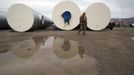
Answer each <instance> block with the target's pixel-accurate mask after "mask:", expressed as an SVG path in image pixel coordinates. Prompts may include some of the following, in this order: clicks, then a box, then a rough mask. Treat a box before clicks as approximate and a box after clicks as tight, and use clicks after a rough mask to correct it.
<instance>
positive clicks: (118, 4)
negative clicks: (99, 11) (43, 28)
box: [0, 0, 134, 18]
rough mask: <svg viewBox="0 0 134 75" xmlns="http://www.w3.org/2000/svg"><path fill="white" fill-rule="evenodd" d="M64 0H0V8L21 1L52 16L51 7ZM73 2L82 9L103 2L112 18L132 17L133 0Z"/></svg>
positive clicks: (3, 9)
mask: <svg viewBox="0 0 134 75" xmlns="http://www.w3.org/2000/svg"><path fill="white" fill-rule="evenodd" d="M61 1H64V0H0V10H1V11H5V12H6V11H7V10H8V8H9V7H10V6H11V5H13V4H15V3H23V4H26V5H27V6H29V7H31V8H33V9H34V10H36V11H38V12H40V13H42V14H43V15H46V16H47V17H49V18H51V17H52V11H53V8H54V7H55V6H56V4H58V3H59V2H61ZM70 1H73V2H75V3H76V4H77V5H78V6H79V7H80V9H81V10H82V11H84V10H85V9H86V8H87V7H88V6H89V5H91V4H93V3H95V2H103V3H105V4H106V5H107V6H109V8H110V10H111V12H112V17H113V18H128V17H134V0H70Z"/></svg>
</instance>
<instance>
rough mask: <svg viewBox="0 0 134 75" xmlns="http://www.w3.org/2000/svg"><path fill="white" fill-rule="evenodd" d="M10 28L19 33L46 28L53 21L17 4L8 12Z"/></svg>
mask: <svg viewBox="0 0 134 75" xmlns="http://www.w3.org/2000/svg"><path fill="white" fill-rule="evenodd" d="M6 17H7V21H8V24H9V25H10V27H11V28H12V29H13V30H15V31H18V32H25V31H29V30H35V29H39V28H45V27H46V26H48V25H50V24H51V23H52V21H51V20H50V19H48V18H47V17H44V16H43V15H42V14H40V13H38V12H36V11H34V10H33V9H31V8H29V7H27V6H26V5H24V4H15V5H13V6H11V7H10V8H9V10H8V12H7V15H6Z"/></svg>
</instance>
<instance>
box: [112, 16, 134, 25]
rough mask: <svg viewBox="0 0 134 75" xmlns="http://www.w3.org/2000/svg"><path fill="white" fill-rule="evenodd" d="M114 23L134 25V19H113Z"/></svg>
mask: <svg viewBox="0 0 134 75" xmlns="http://www.w3.org/2000/svg"><path fill="white" fill-rule="evenodd" d="M112 20H114V21H116V22H117V21H118V20H122V21H124V22H125V24H134V17H131V18H112Z"/></svg>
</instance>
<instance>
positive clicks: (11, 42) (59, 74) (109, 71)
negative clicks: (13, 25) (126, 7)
mask: <svg viewBox="0 0 134 75" xmlns="http://www.w3.org/2000/svg"><path fill="white" fill-rule="evenodd" d="M0 75H134V29H132V28H120V29H114V30H112V31H109V30H107V31H100V32H95V31H87V35H86V36H83V35H77V31H44V30H40V31H33V32H26V33H18V32H10V30H3V31H0Z"/></svg>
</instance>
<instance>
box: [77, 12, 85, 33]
mask: <svg viewBox="0 0 134 75" xmlns="http://www.w3.org/2000/svg"><path fill="white" fill-rule="evenodd" d="M79 25H80V30H79V32H78V35H79V34H80V32H81V31H82V30H84V31H83V35H86V28H87V17H86V13H85V12H84V13H83V14H82V15H81V16H80V24H79Z"/></svg>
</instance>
